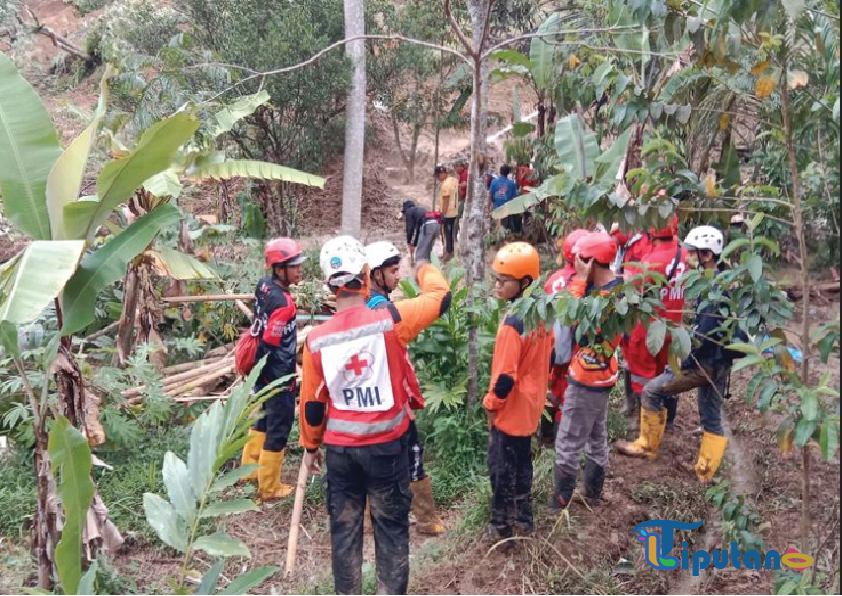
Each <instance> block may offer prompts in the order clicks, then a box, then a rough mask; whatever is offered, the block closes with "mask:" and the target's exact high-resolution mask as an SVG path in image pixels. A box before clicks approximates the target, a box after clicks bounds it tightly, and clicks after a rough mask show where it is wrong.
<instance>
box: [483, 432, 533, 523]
mask: <svg viewBox="0 0 842 596" xmlns="http://www.w3.org/2000/svg"><path fill="white" fill-rule="evenodd" d="M488 474H489V477H490V479H491V526H492V527H493V528H494V529H495V530H496V531H497V534H498V535H499V536H500V537H502V538H508V537H510V536H511V535H512V528H513V525H514V524H515V523H517V525H518V527H520V528H521V529H524V530H526V531H532V528H533V522H532V437H513V436H511V435H507V434H506V433H504V432H503V431H501V430H499V429H497V428H492V429H491V433H490V434H489V437H488Z"/></svg>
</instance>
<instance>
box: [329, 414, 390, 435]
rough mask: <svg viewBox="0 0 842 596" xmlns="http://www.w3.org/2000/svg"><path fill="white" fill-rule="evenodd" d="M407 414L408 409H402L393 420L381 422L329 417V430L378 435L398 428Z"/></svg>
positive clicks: (350, 433)
mask: <svg viewBox="0 0 842 596" xmlns="http://www.w3.org/2000/svg"><path fill="white" fill-rule="evenodd" d="M405 416H406V410H401V411H400V412H399V413H398V415H397V416H395V417H394V418H392V419H391V420H381V421H380V422H363V421H361V420H337V419H334V418H328V420H327V430H328V431H330V432H334V433H345V434H349V435H376V434H380V433H386V432H389V431H392V430H395V429H396V428H398V427H399V426H400V425H401V423H402V422H403V419H404V417H405Z"/></svg>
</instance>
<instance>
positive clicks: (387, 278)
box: [365, 241, 444, 535]
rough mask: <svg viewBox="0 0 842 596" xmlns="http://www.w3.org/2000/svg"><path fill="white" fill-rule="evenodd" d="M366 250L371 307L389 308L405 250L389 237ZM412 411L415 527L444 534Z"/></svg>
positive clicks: (428, 532) (410, 429) (411, 480)
mask: <svg viewBox="0 0 842 596" xmlns="http://www.w3.org/2000/svg"><path fill="white" fill-rule="evenodd" d="M365 253H366V259H367V261H368V267H369V269H370V271H371V293H370V294H369V299H368V303H367V304H368V307H369V308H387V307H388V306H389V305H390V304H392V302H391V299H390V298H389V295H390V294H391V293H392V292H393V291H394V290H395V288H396V287H397V285H398V284H399V283H400V280H401V276H400V264H401V254H400V252H399V251H398V249H397V248H396V247H395V245H394V244H392V243H391V242H386V241H381V242H373V243H371V244H369V245H368V246H366V248H365ZM408 414H409V431H408V439H409V479H410V485H409V487H410V489H412V510H413V513H414V514H415V520H416V522H417V523H416V526H415V527H416V529H417V530H418V531H419V532H420V533H422V534H429V535H437V534H442V533H444V526H443V525H442V523H441V520H439V516H438V514H437V513H436V504H435V501H433V484H432V480H431V479H430V477H429V476H427V474H426V472H425V471H424V443H423V442H422V440H421V435H420V434H419V433H418V426H417V425H416V424H415V415H414V414H413V413H412V411H411V410H410V411H409V412H408ZM366 531H368V530H366Z"/></svg>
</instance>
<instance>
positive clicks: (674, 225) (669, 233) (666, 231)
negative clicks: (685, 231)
mask: <svg viewBox="0 0 842 596" xmlns="http://www.w3.org/2000/svg"><path fill="white" fill-rule="evenodd" d="M677 232H678V215H674V216H673V217H672V218H671V219H669V220H668V221H667V223H666V225H665V226H664V227H663V228H660V229H659V228H651V229H650V230H649V235H650V236H652V237H653V238H672V237H673V236H675V234H676V233H677Z"/></svg>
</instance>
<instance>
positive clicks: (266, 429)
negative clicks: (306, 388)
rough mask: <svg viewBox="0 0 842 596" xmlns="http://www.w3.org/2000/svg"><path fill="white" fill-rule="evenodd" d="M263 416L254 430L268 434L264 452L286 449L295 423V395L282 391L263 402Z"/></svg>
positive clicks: (256, 423)
mask: <svg viewBox="0 0 842 596" xmlns="http://www.w3.org/2000/svg"><path fill="white" fill-rule="evenodd" d="M262 407H263V416H262V417H261V418H260V419H259V420H258V421H257V422H255V424H254V430H256V431H258V432H262V433H266V442H265V443H264V444H263V450H264V451H283V450H284V449H286V446H287V440H288V439H289V433H290V431H291V430H292V423H293V422H294V421H295V393H294V392H292V391H281V392H279V393H276V394H275V395H273V396H272V397H270V398H269V399H267V400H266V401H265V402H263V406H262Z"/></svg>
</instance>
